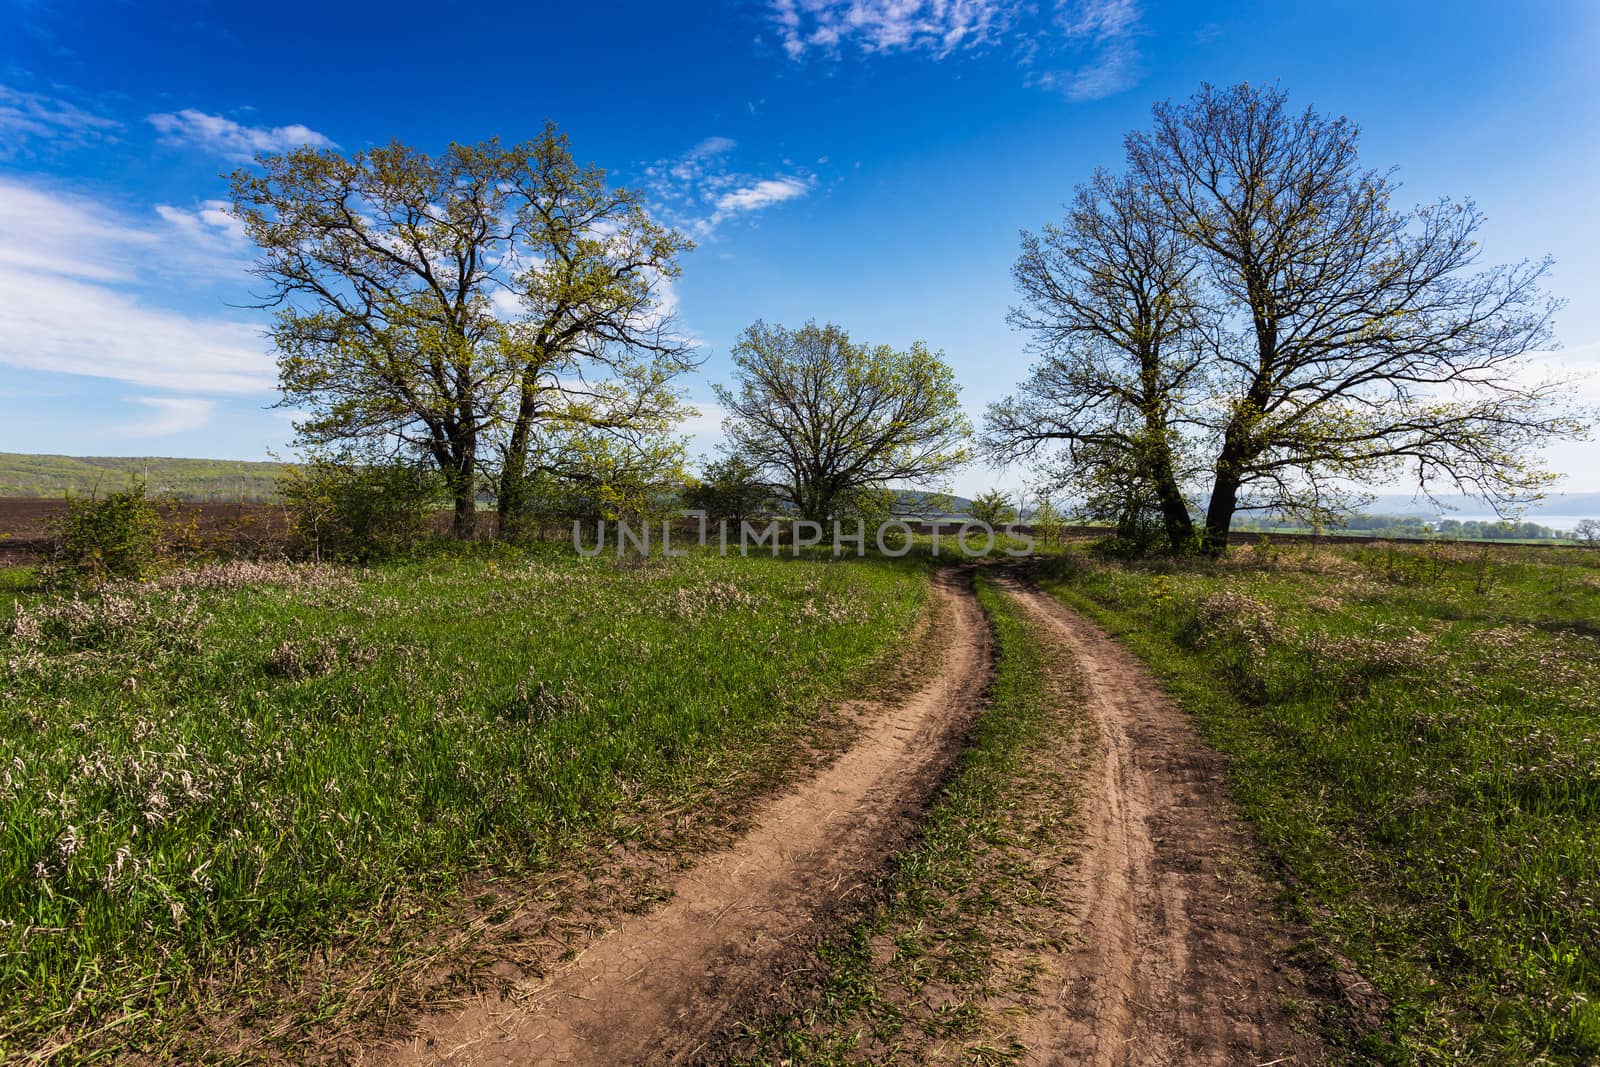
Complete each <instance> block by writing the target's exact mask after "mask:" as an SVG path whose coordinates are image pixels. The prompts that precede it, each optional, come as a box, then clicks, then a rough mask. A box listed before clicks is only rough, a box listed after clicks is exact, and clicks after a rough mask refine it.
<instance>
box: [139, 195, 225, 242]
mask: <svg viewBox="0 0 1600 1067" xmlns="http://www.w3.org/2000/svg"><path fill="white" fill-rule="evenodd" d="M156 214H157V215H159V216H161V218H163V219H165V220H166V221H167V222H168V223H170V224H171V225H172V226H174V227H176V228H177V229H178V230H180V231H182V232H183V233H184V234H185V235H186V236H188V237H190V238H192V239H194V240H197V241H202V242H210V241H219V242H221V243H222V244H224V245H226V246H231V247H234V248H242V247H243V245H244V241H245V236H246V235H245V231H244V223H242V222H240V221H239V220H238V219H236V218H234V217H233V216H232V215H230V214H228V202H227V201H226V200H202V201H200V203H199V205H198V206H196V207H194V208H192V209H185V208H180V207H173V206H172V205H171V204H157V205H156Z"/></svg>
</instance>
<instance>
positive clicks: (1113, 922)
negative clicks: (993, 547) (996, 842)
mask: <svg viewBox="0 0 1600 1067" xmlns="http://www.w3.org/2000/svg"><path fill="white" fill-rule="evenodd" d="M1000 580H1001V581H1002V584H1003V585H1004V586H1005V588H1006V589H1007V591H1008V592H1009V593H1010V594H1011V595H1012V596H1014V597H1016V598H1017V599H1018V600H1019V601H1021V602H1022V603H1023V604H1024V605H1025V606H1026V607H1027V609H1028V610H1029V612H1030V613H1031V614H1032V615H1033V617H1034V618H1035V619H1036V620H1037V621H1038V623H1039V625H1040V626H1041V627H1043V628H1046V630H1047V632H1052V633H1053V634H1055V635H1057V636H1059V637H1060V638H1061V639H1062V640H1063V641H1064V644H1065V647H1066V650H1067V651H1068V652H1069V653H1070V655H1071V656H1072V657H1073V659H1074V660H1075V661H1076V663H1077V669H1078V671H1079V672H1080V674H1081V675H1082V678H1083V696H1082V699H1083V700H1084V701H1085V702H1086V707H1085V709H1084V711H1085V712H1086V718H1087V719H1088V720H1089V724H1090V729H1091V730H1095V731H1097V732H1098V733H1099V735H1100V737H1099V747H1100V756H1099V759H1098V761H1097V765H1096V766H1093V767H1091V769H1090V770H1089V771H1088V777H1087V779H1086V781H1085V783H1084V793H1083V804H1084V807H1085V817H1084V819H1083V822H1082V827H1083V835H1084V837H1083V851H1082V853H1081V859H1080V861H1079V866H1078V869H1077V871H1076V881H1077V882H1078V885H1079V896H1080V901H1079V904H1078V912H1079V914H1078V915H1077V918H1076V937H1075V939H1074V941H1073V943H1072V944H1071V946H1070V947H1069V948H1068V950H1067V951H1066V952H1065V953H1063V955H1062V956H1061V958H1059V959H1057V960H1056V961H1054V962H1055V967H1054V970H1055V972H1056V976H1055V979H1054V980H1053V982H1051V983H1050V984H1049V985H1048V987H1047V995H1046V998H1045V1003H1044V1005H1043V1007H1042V1008H1041V1009H1040V1010H1039V1011H1037V1012H1036V1013H1035V1014H1034V1015H1033V1016H1032V1017H1031V1018H1030V1019H1029V1021H1028V1023H1027V1025H1026V1026H1025V1028H1024V1031H1023V1034H1022V1037H1023V1044H1024V1045H1025V1046H1026V1047H1027V1048H1028V1050H1029V1053H1028V1062H1030V1063H1034V1064H1084V1065H1093V1067H1123V1065H1128V1067H1132V1065H1135V1064H1137V1065H1140V1067H1154V1065H1173V1067H1194V1065H1201V1064H1219V1065H1220V1064H1229V1065H1234V1064H1247V1065H1255V1064H1266V1063H1275V1064H1283V1065H1288V1064H1310V1063H1319V1062H1322V1060H1323V1056H1322V1053H1321V1050H1320V1047H1319V1044H1318V1042H1317V1041H1316V1040H1315V1038H1314V1037H1312V1036H1311V1035H1310V1034H1309V1033H1307V1032H1306V1030H1307V1029H1309V1027H1310V1025H1311V1022H1312V1021H1311V1020H1309V1019H1306V1020H1297V1019H1296V1018H1295V1017H1294V1016H1293V1015H1292V1014H1291V1013H1290V1011H1289V1010H1288V1009H1287V1008H1286V1003H1287V1002H1289V1001H1290V1000H1291V998H1297V999H1300V1000H1301V1001H1302V1002H1306V1003H1309V1002H1310V1001H1311V1000H1312V999H1314V998H1313V995H1312V994H1310V993H1308V992H1307V990H1306V983H1305V978H1304V976H1303V975H1302V974H1301V972H1300V971H1299V969H1298V968H1297V967H1296V966H1294V964H1293V963H1292V962H1291V961H1290V959H1289V952H1290V949H1291V948H1292V938H1291V937H1290V935H1289V932H1288V930H1287V928H1286V927H1285V926H1284V925H1283V924H1282V923H1281V922H1279V921H1278V920H1277V919H1276V917H1275V916H1274V913H1273V908H1272V905H1271V901H1270V896H1269V892H1268V889H1267V887H1266V885H1265V884H1264V882H1263V880H1262V879H1261V877H1260V876H1259V875H1258V874H1257V873H1256V870H1255V861H1254V859H1253V850H1254V843H1253V841H1252V839H1251V837H1250V834H1249V832H1248V831H1247V829H1246V828H1245V827H1244V825H1243V824H1242V823H1241V822H1240V820H1239V819H1238V817H1237V816H1236V815H1235V814H1234V809H1233V804H1232V800H1231V798H1230V797H1229V796H1228V794H1227V789H1226V786H1225V773H1226V767H1225V765H1224V762H1223V759H1222V757H1221V756H1220V755H1218V754H1217V753H1216V752H1214V751H1212V750H1211V749H1210V748H1208V747H1206V746H1205V745H1204V744H1203V743H1202V741H1201V740H1200V738H1199V736H1198V734H1197V733H1196V732H1195V729H1194V727H1193V725H1192V724H1191V723H1190V722H1189V719H1188V717H1187V716H1186V715H1185V714H1184V712H1183V711H1182V710H1181V709H1179V708H1178V707H1177V705H1176V704H1174V703H1173V701H1172V699H1171V698H1170V697H1169V696H1167V695H1166V693H1165V692H1164V691H1163V689H1162V688H1161V686H1160V684H1159V683H1158V682H1157V681H1156V680H1155V678H1154V677H1153V676H1152V675H1151V674H1150V672H1149V671H1148V669H1146V668H1145V666H1144V665H1143V664H1142V663H1140V662H1139V661H1138V659H1137V658H1135V657H1134V655H1133V654H1132V653H1130V652H1129V651H1128V650H1127V649H1125V648H1123V647H1122V646H1121V645H1119V644H1117V642H1115V641H1114V640H1112V639H1111V638H1110V637H1109V636H1107V635H1106V634H1105V633H1104V631H1102V630H1100V629H1099V628H1098V627H1096V626H1095V625H1094V624H1093V623H1091V622H1089V621H1088V620H1087V619H1085V618H1083V617H1082V616H1080V615H1078V614H1076V613H1075V612H1072V611H1071V610H1069V609H1067V608H1066V607H1065V606H1063V605H1062V604H1061V603H1060V602H1058V601H1057V600H1055V599H1054V598H1053V597H1050V596H1048V595H1047V594H1045V593H1043V592H1041V591H1040V590H1038V589H1034V588H1031V587H1028V586H1025V585H1023V584H1022V583H1020V582H1018V581H1016V580H1015V579H1012V578H1009V577H1007V578H1002V579H1000Z"/></svg>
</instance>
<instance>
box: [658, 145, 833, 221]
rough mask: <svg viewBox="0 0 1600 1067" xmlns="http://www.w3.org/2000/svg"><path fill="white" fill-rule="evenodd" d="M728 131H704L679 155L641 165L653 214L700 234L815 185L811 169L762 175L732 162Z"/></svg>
mask: <svg viewBox="0 0 1600 1067" xmlns="http://www.w3.org/2000/svg"><path fill="white" fill-rule="evenodd" d="M737 147H738V145H737V142H735V141H734V140H733V139H732V138H730V137H707V138H706V139H705V140H703V141H701V142H700V143H699V144H697V145H695V146H694V147H693V148H691V149H689V150H688V151H687V152H685V153H684V154H683V155H681V156H678V157H676V158H674V159H658V160H656V161H655V162H654V163H651V164H648V165H647V166H645V167H644V171H643V173H644V179H645V180H644V186H645V189H646V191H647V193H648V194H649V196H650V199H651V200H652V202H653V206H654V208H655V211H656V213H657V214H659V215H661V216H662V217H663V218H664V219H665V220H666V221H668V222H670V223H671V224H672V225H674V226H678V227H681V228H683V229H686V230H688V231H689V232H691V233H693V234H695V235H696V236H698V237H708V236H710V235H711V234H712V233H713V232H715V231H716V229H717V228H718V227H719V226H721V225H722V224H723V223H725V222H728V221H730V220H732V219H734V218H736V217H740V216H749V215H753V214H755V213H757V212H760V211H763V210H765V209H767V208H770V207H774V206H776V205H778V204H782V203H784V202H785V201H789V200H796V199H799V198H801V197H803V196H806V195H808V194H809V193H810V192H811V191H812V189H814V188H815V187H816V175H815V174H813V173H812V172H811V171H810V170H809V169H807V168H804V167H800V168H796V167H792V166H791V165H789V164H788V163H787V162H786V163H785V167H786V168H787V169H788V170H789V173H778V174H771V171H770V170H769V171H768V174H769V175H770V176H763V175H761V174H759V173H751V172H750V171H748V170H744V169H741V168H740V167H738V166H736V165H735V163H734V161H733V160H732V159H731V158H730V157H731V156H732V155H733V153H734V150H735V149H736V148H737Z"/></svg>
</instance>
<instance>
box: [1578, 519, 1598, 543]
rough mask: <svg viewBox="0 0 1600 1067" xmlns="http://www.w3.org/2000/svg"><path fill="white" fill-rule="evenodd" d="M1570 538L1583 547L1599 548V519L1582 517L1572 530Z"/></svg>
mask: <svg viewBox="0 0 1600 1067" xmlns="http://www.w3.org/2000/svg"><path fill="white" fill-rule="evenodd" d="M1572 539H1573V540H1574V541H1577V542H1578V544H1580V545H1582V546H1583V547H1585V548H1600V519H1584V520H1583V521H1582V522H1580V523H1578V527H1577V529H1575V530H1573V531H1572Z"/></svg>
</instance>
